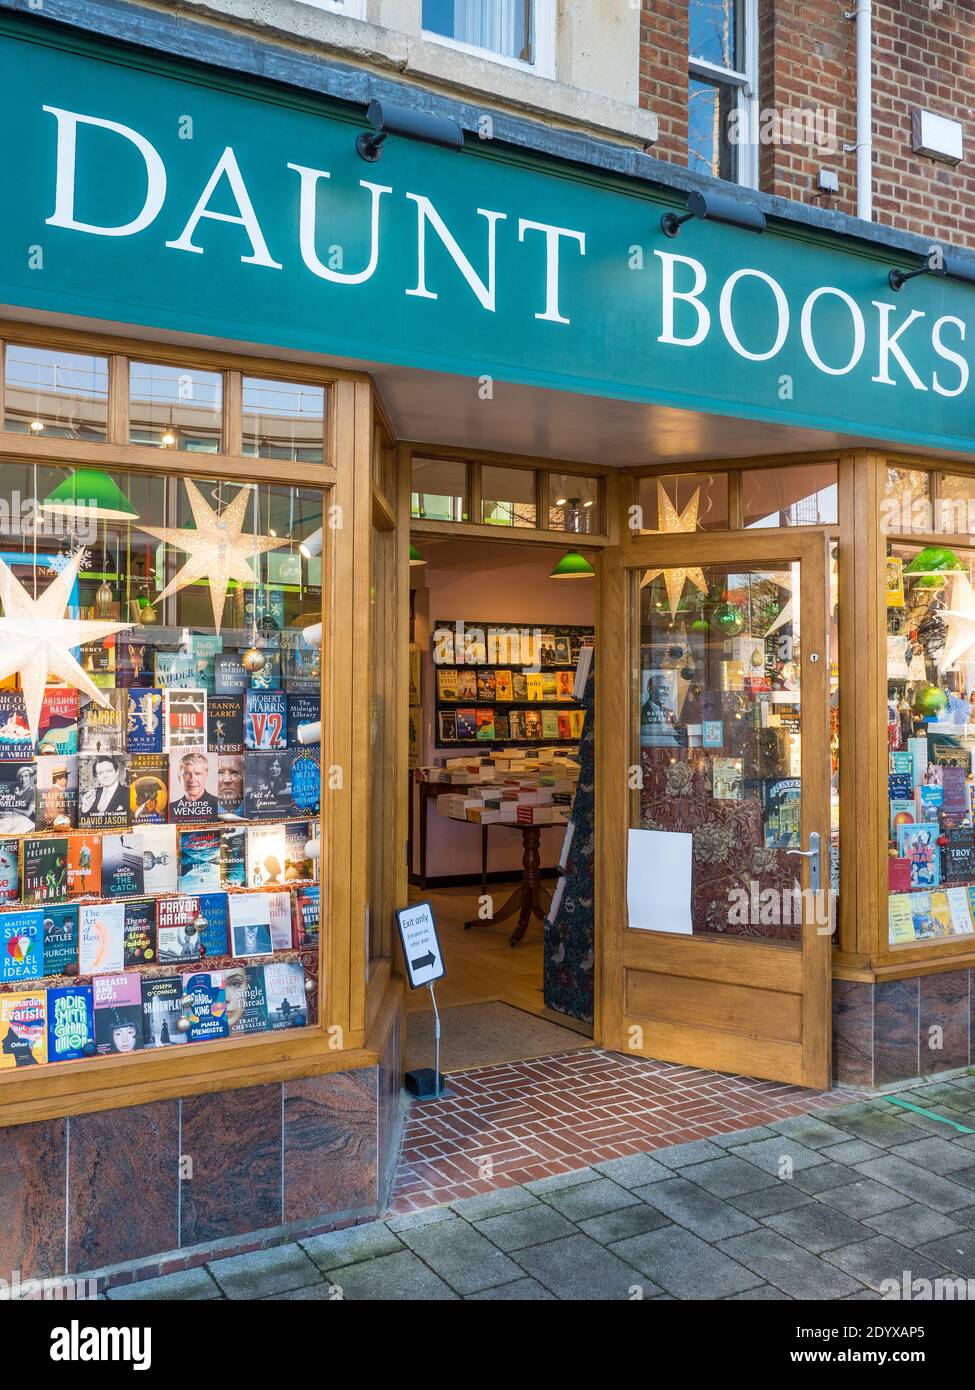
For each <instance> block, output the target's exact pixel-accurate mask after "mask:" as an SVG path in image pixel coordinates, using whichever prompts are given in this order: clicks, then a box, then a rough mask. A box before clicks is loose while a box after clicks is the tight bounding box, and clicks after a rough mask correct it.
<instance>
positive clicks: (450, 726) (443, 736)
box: [437, 709, 457, 743]
mask: <svg viewBox="0 0 975 1390" xmlns="http://www.w3.org/2000/svg"><path fill="white" fill-rule="evenodd" d="M437 720H438V728H439V730H440V738H439V742H440V743H456V742H457V713H456V711H455V710H452V709H448V710H441V711H440V712H439V714H438V715H437Z"/></svg>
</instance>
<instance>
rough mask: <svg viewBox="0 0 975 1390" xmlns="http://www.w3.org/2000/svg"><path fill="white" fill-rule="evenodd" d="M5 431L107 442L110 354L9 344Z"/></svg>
mask: <svg viewBox="0 0 975 1390" xmlns="http://www.w3.org/2000/svg"><path fill="white" fill-rule="evenodd" d="M4 378H5V389H6V398H5V402H4V421H3V427H4V429H5V430H11V431H13V432H14V433H15V434H33V435H37V436H46V437H47V438H52V437H53V438H55V439H85V440H89V441H99V442H101V441H103V440H104V439H105V436H106V427H107V422H108V358H107V357H88V356H84V355H82V354H80V353H76V352H49V351H47V350H46V349H44V348H35V347H21V346H19V345H18V344H16V343H8V344H7V349H6V354H5V370H4Z"/></svg>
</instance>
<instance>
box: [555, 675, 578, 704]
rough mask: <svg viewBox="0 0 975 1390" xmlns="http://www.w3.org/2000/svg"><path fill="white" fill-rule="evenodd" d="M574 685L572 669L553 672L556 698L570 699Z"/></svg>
mask: <svg viewBox="0 0 975 1390" xmlns="http://www.w3.org/2000/svg"><path fill="white" fill-rule="evenodd" d="M574 687H575V672H574V671H556V673H555V696H556V699H558V700H571V699H572V698H573V694H572V692H573V689H574Z"/></svg>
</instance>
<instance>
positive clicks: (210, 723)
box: [207, 695, 245, 753]
mask: <svg viewBox="0 0 975 1390" xmlns="http://www.w3.org/2000/svg"><path fill="white" fill-rule="evenodd" d="M244 698H245V697H244V696H243V695H211V696H210V699H209V700H208V702H207V747H208V748H209V750H210V752H211V753H243V751H244Z"/></svg>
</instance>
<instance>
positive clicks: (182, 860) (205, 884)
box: [178, 830, 221, 893]
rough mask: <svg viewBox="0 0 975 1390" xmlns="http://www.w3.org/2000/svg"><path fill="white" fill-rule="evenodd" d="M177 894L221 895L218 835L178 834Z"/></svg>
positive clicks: (210, 832)
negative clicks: (178, 892)
mask: <svg viewBox="0 0 975 1390" xmlns="http://www.w3.org/2000/svg"><path fill="white" fill-rule="evenodd" d="M178 887H179V891H180V892H181V893H219V892H220V887H221V884H220V831H219V830H181V831H180V833H179V882H178Z"/></svg>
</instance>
